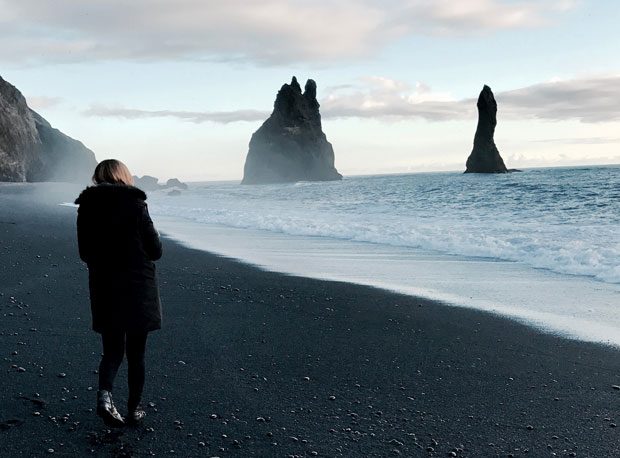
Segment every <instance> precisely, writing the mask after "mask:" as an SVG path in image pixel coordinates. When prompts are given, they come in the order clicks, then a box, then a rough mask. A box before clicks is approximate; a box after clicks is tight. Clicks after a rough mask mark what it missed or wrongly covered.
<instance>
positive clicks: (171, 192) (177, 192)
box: [168, 189, 181, 196]
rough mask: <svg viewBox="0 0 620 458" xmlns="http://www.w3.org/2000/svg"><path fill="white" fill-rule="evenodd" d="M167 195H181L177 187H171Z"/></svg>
mask: <svg viewBox="0 0 620 458" xmlns="http://www.w3.org/2000/svg"><path fill="white" fill-rule="evenodd" d="M168 195H169V196H180V195H181V191H179V190H178V189H173V190H172V191H170V192H169V193H168Z"/></svg>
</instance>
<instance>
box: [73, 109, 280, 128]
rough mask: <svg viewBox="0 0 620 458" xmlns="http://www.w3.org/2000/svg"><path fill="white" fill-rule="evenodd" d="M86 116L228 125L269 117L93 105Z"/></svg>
mask: <svg viewBox="0 0 620 458" xmlns="http://www.w3.org/2000/svg"><path fill="white" fill-rule="evenodd" d="M83 114H85V115H86V116H95V117H111V118H125V119H145V118H177V119H180V120H183V121H190V122H193V123H198V124H199V123H203V122H215V123H219V124H229V123H232V122H239V121H259V120H264V119H265V118H267V116H269V113H267V112H265V111H259V110H234V111H174V110H139V109H135V108H123V107H116V108H112V107H106V106H104V105H95V106H92V107H90V108H89V109H88V110H86V111H84V112H83Z"/></svg>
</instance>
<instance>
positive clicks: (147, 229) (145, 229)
mask: <svg viewBox="0 0 620 458" xmlns="http://www.w3.org/2000/svg"><path fill="white" fill-rule="evenodd" d="M140 235H141V237H142V245H143V246H144V251H146V255H147V256H148V257H149V259H150V260H151V261H157V260H158V259H159V258H161V255H162V248H161V240H159V233H158V232H157V230H156V229H155V226H154V225H153V221H152V220H151V216H150V215H149V210H148V207H147V206H146V204H144V206H143V207H142V215H141V218H140Z"/></svg>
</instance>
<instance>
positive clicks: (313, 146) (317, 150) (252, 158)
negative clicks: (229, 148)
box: [242, 77, 342, 184]
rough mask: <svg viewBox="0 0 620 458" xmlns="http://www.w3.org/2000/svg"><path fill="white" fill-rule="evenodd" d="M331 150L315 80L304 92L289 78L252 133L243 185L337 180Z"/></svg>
mask: <svg viewBox="0 0 620 458" xmlns="http://www.w3.org/2000/svg"><path fill="white" fill-rule="evenodd" d="M340 179H342V175H340V174H339V173H338V171H337V170H336V168H335V167H334V150H333V148H332V145H331V143H329V142H328V141H327V137H326V136H325V134H324V133H323V130H322V127H321V115H320V113H319V102H318V101H317V100H316V83H315V82H314V81H313V80H308V81H307V83H306V87H305V89H304V92H303V93H302V92H301V87H300V86H299V83H298V82H297V78H295V77H293V80H292V81H291V84H284V85H283V86H282V88H281V89H280V91H279V92H278V95H277V97H276V101H275V103H274V107H273V113H272V114H271V116H270V117H269V119H267V120H266V121H265V122H264V123H263V125H262V126H261V127H260V128H259V129H258V130H257V131H256V132H254V134H253V135H252V138H251V140H250V148H249V151H248V155H247V158H246V160H245V167H244V171H243V181H242V183H243V184H261V183H282V182H295V181H329V180H340Z"/></svg>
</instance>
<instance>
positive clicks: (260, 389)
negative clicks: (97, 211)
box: [0, 188, 620, 457]
mask: <svg viewBox="0 0 620 458" xmlns="http://www.w3.org/2000/svg"><path fill="white" fill-rule="evenodd" d="M5 191H6V190H4V189H1V188H0V253H2V256H3V263H2V265H1V268H0V292H1V293H2V295H1V296H0V310H1V311H2V313H3V317H4V319H3V321H2V323H1V324H0V336H1V337H2V339H1V340H0V342H1V344H0V346H1V351H2V354H3V355H4V361H3V362H4V365H3V368H4V376H3V380H4V381H5V383H4V384H3V387H4V388H5V389H4V395H3V396H2V398H1V399H2V403H1V408H0V437H2V438H3V441H2V442H3V444H6V445H4V447H5V450H6V453H7V456H43V455H47V454H48V449H50V448H51V449H54V454H56V455H63V456H75V455H86V454H94V455H95V456H149V455H150V454H151V453H154V454H155V455H156V456H161V455H169V454H173V453H171V450H174V454H176V455H178V456H263V457H267V456H390V455H394V456H398V455H400V456H467V457H475V456H508V455H509V454H512V455H513V456H551V455H552V453H556V456H617V455H619V454H620V430H619V429H618V428H617V427H615V425H616V423H617V422H618V421H619V420H620V417H618V416H617V415H618V414H617V412H618V410H617V403H618V396H620V391H619V390H616V389H614V388H613V385H620V358H618V351H617V350H616V349H612V348H609V347H604V346H602V345H598V344H592V343H585V342H580V341H574V340H569V339H564V338H559V337H554V336H551V335H548V334H544V333H541V332H539V331H536V330H535V329H532V328H530V327H528V326H525V325H523V324H519V323H516V322H514V321H512V320H509V319H506V318H501V317H497V316H493V315H491V314H489V313H485V312H481V311H477V310H473V309H466V308H458V307H453V306H446V305H443V304H440V303H437V302H435V301H431V300H426V299H421V298H416V297H413V296H404V295H401V294H396V293H390V292H387V291H383V290H379V289H377V288H372V287H365V286H359V285H352V284H348V283H343V282H334V281H321V280H313V279H308V278H303V277H296V276H291V275H283V274H279V273H275V272H269V271H263V270H259V269H257V268H255V267H252V266H249V265H246V264H243V263H241V262H237V261H235V260H231V259H227V258H223V257H221V256H216V255H212V254H208V253H205V252H203V251H199V250H193V249H189V248H186V247H183V246H182V245H180V244H178V243H174V242H172V241H170V240H169V239H167V238H166V239H164V257H163V258H162V261H161V262H159V263H158V264H157V265H158V270H159V279H160V289H161V294H162V302H163V305H164V322H163V329H162V330H161V331H158V332H156V333H153V334H152V336H150V337H149V339H150V342H149V345H148V349H147V382H146V387H145V388H146V389H145V396H144V402H145V404H147V405H149V404H148V403H153V405H152V406H150V407H147V414H148V416H147V418H146V422H145V424H144V426H142V427H139V428H132V429H130V428H127V429H124V430H121V431H118V432H108V431H107V430H106V428H105V427H104V426H103V425H102V424H101V423H100V421H99V419H98V418H96V416H95V415H94V413H93V411H92V409H93V407H94V402H95V391H96V386H95V387H94V389H92V390H89V387H92V386H93V385H94V384H96V375H94V374H93V370H95V369H96V366H97V364H98V357H99V352H100V348H99V340H98V336H97V335H96V334H94V333H93V332H92V331H91V330H90V311H89V307H88V287H87V275H86V269H85V266H84V265H83V264H82V263H81V261H80V260H79V258H78V256H77V248H76V245H75V220H74V211H73V210H72V209H69V208H63V207H60V206H58V205H55V204H53V203H52V202H55V203H58V202H59V201H58V200H57V199H56V197H54V196H52V195H48V198H47V201H46V202H45V203H32V195H31V194H30V193H29V191H27V190H26V191H24V192H21V191H20V192H18V193H10V192H9V193H7V192H5ZM46 194H49V193H46ZM27 206H31V208H26V207H27ZM14 352H17V353H16V354H14ZM13 366H15V367H13ZM20 367H21V368H24V369H25V370H24V371H20V370H19V368H20ZM62 374H64V375H62ZM125 374H126V372H125V366H124V365H123V367H122V368H121V373H120V374H119V379H118V383H117V385H118V386H117V389H116V390H115V399H116V400H117V403H118V404H119V406H120V407H123V406H124V404H123V401H124V399H125V398H124V396H125V395H126V388H125V386H124V382H125ZM36 394H38V396H36ZM35 412H39V415H36V414H35ZM612 425H614V426H612ZM151 428H152V430H150V429H151ZM60 444H63V445H60ZM91 450H92V452H91ZM313 452H316V455H315V454H314V453H313ZM450 453H451V454H453V455H448V454H450ZM571 454H574V455H571Z"/></svg>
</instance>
